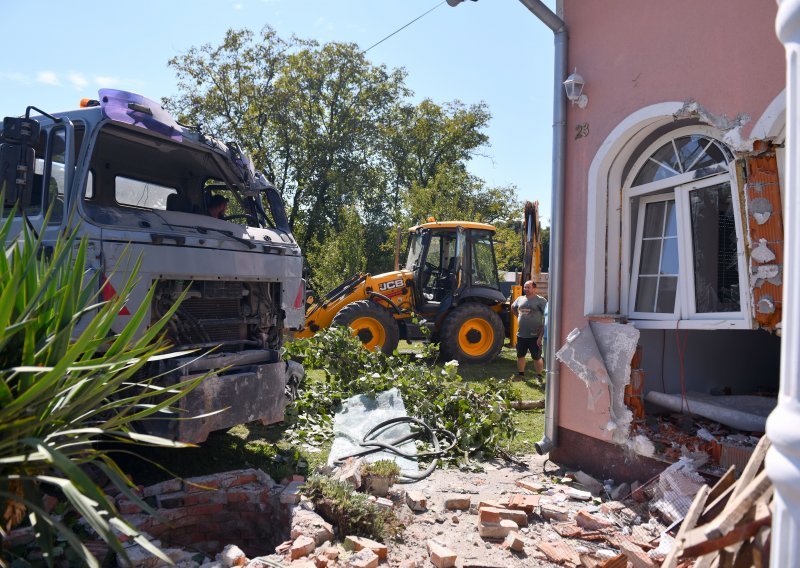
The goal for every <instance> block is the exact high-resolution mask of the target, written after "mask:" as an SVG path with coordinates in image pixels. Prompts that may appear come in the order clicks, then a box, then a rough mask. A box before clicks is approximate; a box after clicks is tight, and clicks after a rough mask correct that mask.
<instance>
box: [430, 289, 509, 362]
mask: <svg viewBox="0 0 800 568" xmlns="http://www.w3.org/2000/svg"><path fill="white" fill-rule="evenodd" d="M439 337H440V338H441V345H442V353H443V354H444V355H445V357H447V358H449V359H456V360H457V361H458V362H459V363H488V362H489V361H493V360H494V359H495V358H496V357H497V355H498V353H500V350H501V349H502V348H503V338H504V337H505V331H504V330H503V322H502V321H501V320H500V316H498V315H497V313H496V312H493V311H492V310H490V309H489V308H488V307H486V306H484V305H483V304H474V303H470V304H463V305H461V306H458V307H457V308H455V309H453V310H452V311H451V312H450V314H448V316H447V317H446V318H445V320H444V323H443V324H442V332H441V334H440V335H439Z"/></svg>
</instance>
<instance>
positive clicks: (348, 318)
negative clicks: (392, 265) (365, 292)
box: [333, 300, 400, 355]
mask: <svg viewBox="0 0 800 568" xmlns="http://www.w3.org/2000/svg"><path fill="white" fill-rule="evenodd" d="M333 323H334V325H343V326H347V327H349V328H350V329H352V330H353V335H355V336H357V337H358V338H359V339H360V340H361V343H362V344H363V345H364V347H366V348H367V349H370V350H373V351H374V350H375V348H379V349H380V350H381V351H383V352H384V353H386V354H387V355H391V354H392V353H393V352H394V350H395V349H397V343H398V342H399V341H400V328H399V327H398V325H397V321H395V319H394V318H393V317H392V314H390V313H389V311H388V310H387V309H385V308H383V307H381V306H379V305H377V304H375V303H374V302H370V301H369V300H361V301H358V302H353V303H352V304H348V305H346V306H345V307H343V308H342V309H341V310H339V313H338V314H336V316H335V317H334V318H333Z"/></svg>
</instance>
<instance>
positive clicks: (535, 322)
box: [511, 280, 547, 377]
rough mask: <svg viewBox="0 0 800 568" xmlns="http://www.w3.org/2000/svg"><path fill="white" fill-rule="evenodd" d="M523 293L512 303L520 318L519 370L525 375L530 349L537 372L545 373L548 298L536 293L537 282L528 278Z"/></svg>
mask: <svg viewBox="0 0 800 568" xmlns="http://www.w3.org/2000/svg"><path fill="white" fill-rule="evenodd" d="M522 293H523V295H522V296H520V297H519V298H517V299H516V300H514V303H513V304H511V311H512V312H514V315H515V316H517V319H518V320H519V327H518V328H517V372H518V376H519V377H524V376H525V355H526V354H527V353H528V352H529V351H530V354H531V359H533V368H534V371H535V374H537V375H542V374H543V373H544V360H543V359H542V339H543V337H544V311H545V308H546V307H547V300H545V299H544V298H542V297H541V296H539V295H537V294H536V284H535V283H534V282H533V281H532V280H528V281H527V282H525V284H523V286H522Z"/></svg>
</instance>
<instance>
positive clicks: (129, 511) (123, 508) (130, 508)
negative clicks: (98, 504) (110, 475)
mask: <svg viewBox="0 0 800 568" xmlns="http://www.w3.org/2000/svg"><path fill="white" fill-rule="evenodd" d="M117 509H118V510H119V512H120V513H121V514H123V515H136V514H138V513H141V512H142V508H141V507H139V505H137V504H136V503H134V502H133V501H129V500H128V499H123V500H121V501H120V502H119V503H117Z"/></svg>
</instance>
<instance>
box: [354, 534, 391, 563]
mask: <svg viewBox="0 0 800 568" xmlns="http://www.w3.org/2000/svg"><path fill="white" fill-rule="evenodd" d="M344 545H345V547H346V548H350V547H352V549H353V550H355V551H356V552H357V551H359V550H363V549H365V548H368V549H369V550H371V551H372V552H374V553H375V554H377V555H378V558H380V559H381V560H386V557H387V556H388V554H389V550H388V549H387V548H386V545H384V544H381V543H380V542H376V541H374V540H371V539H369V538H363V537H359V536H348V537H347V538H345V539H344Z"/></svg>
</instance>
